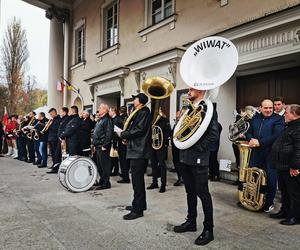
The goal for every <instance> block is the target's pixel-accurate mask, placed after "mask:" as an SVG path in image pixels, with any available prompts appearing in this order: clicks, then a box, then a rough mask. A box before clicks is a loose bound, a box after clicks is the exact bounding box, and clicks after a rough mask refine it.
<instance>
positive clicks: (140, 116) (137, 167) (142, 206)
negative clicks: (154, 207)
mask: <svg viewBox="0 0 300 250" xmlns="http://www.w3.org/2000/svg"><path fill="white" fill-rule="evenodd" d="M132 97H133V98H134V100H133V104H134V108H135V110H134V111H133V112H132V113H131V115H132V116H130V117H129V118H131V120H130V124H128V126H127V128H125V131H123V132H117V134H118V136H120V137H121V139H123V140H126V141H127V142H128V143H127V154H126V158H127V159H129V160H130V168H131V177H132V187H133V192H134V198H133V201H132V206H127V207H126V209H127V210H130V211H131V212H130V213H129V214H126V215H124V216H123V219H124V220H134V219H136V218H139V217H142V216H144V214H143V211H144V210H146V207H147V205H146V190H145V179H144V173H145V170H146V168H147V165H148V160H149V159H150V156H151V114H150V110H149V108H148V107H147V106H145V105H146V103H147V102H148V97H147V96H146V95H145V94H143V93H139V94H138V95H136V96H132ZM129 118H128V119H129ZM126 122H127V121H126ZM125 125H126V124H125Z"/></svg>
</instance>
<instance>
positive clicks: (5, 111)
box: [3, 106, 8, 126]
mask: <svg viewBox="0 0 300 250" xmlns="http://www.w3.org/2000/svg"><path fill="white" fill-rule="evenodd" d="M7 120H8V112H7V109H6V106H5V107H4V115H3V124H4V126H6V125H7Z"/></svg>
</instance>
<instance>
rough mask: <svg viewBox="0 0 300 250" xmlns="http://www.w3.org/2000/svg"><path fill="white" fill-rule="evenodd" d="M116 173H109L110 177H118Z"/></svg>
mask: <svg viewBox="0 0 300 250" xmlns="http://www.w3.org/2000/svg"><path fill="white" fill-rule="evenodd" d="M118 175H119V174H118V173H111V174H110V176H118Z"/></svg>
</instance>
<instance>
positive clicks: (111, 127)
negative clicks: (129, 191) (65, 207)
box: [0, 88, 300, 245]
mask: <svg viewBox="0 0 300 250" xmlns="http://www.w3.org/2000/svg"><path fill="white" fill-rule="evenodd" d="M204 96H205V91H203V90H196V89H193V88H190V89H189V92H188V98H189V100H190V101H191V102H192V103H193V105H194V106H197V105H201V106H202V107H204V109H206V108H207V107H206V103H205V102H204V101H203V98H204ZM132 97H133V105H134V109H133V111H132V112H131V113H130V114H127V108H126V107H125V106H122V107H120V108H118V109H117V108H116V107H109V106H108V105H107V104H105V103H102V104H100V106H99V108H98V110H97V113H96V115H91V114H89V112H87V111H83V112H82V113H81V114H80V115H79V112H78V107H77V106H72V107H70V109H68V108H67V107H63V108H61V109H60V112H59V114H58V112H57V110H56V109H55V108H51V109H50V110H49V116H50V117H51V119H49V120H48V119H47V118H46V115H45V113H43V112H40V113H39V114H37V118H36V114H35V112H33V111H32V112H30V113H29V114H28V115H27V116H25V117H23V116H21V115H20V116H11V117H9V118H8V121H7V123H6V124H5V126H4V127H3V125H2V123H1V127H0V136H1V140H0V141H1V145H0V149H1V150H2V148H3V147H2V142H3V140H2V138H5V141H6V144H7V147H8V150H7V151H8V152H7V154H6V155H11V156H12V157H14V158H15V159H18V160H20V161H25V162H27V163H32V164H34V165H37V167H38V168H45V167H48V168H49V170H48V171H47V173H48V174H52V173H57V172H58V169H59V165H60V163H61V162H62V159H63V154H64V153H67V154H68V155H69V156H73V155H79V156H85V157H91V158H92V159H93V160H94V161H95V163H96V165H97V169H98V173H99V176H100V179H99V180H98V181H97V182H96V183H95V185H94V187H93V188H94V189H95V190H102V189H109V188H111V181H110V176H117V175H119V176H120V177H121V179H120V180H118V181H117V182H118V183H125V184H126V183H130V182H132V187H133V191H134V198H133V201H132V205H131V206H127V207H126V209H127V210H129V211H130V212H129V213H128V214H127V215H125V216H124V217H123V218H124V220H132V219H136V218H139V217H142V216H143V213H144V211H145V210H146V209H147V203H146V187H145V180H144V175H145V173H146V169H147V166H148V164H149V161H150V166H151V168H152V183H151V184H150V186H148V187H147V189H148V190H151V189H158V188H159V192H160V193H164V192H166V185H167V165H166V160H167V155H168V147H169V144H171V146H172V156H173V164H174V169H175V171H176V172H177V176H178V179H177V181H176V182H175V183H174V186H179V185H184V186H185V190H186V194H187V206H188V215H187V220H186V222H184V223H183V224H181V225H179V226H175V227H174V231H175V232H177V233H183V232H187V231H196V230H197V224H196V218H197V197H199V198H200V199H201V202H202V207H203V212H204V223H203V225H204V229H203V232H202V233H201V234H200V236H199V237H198V238H197V239H196V241H195V243H196V244H197V245H205V244H207V243H209V242H210V241H212V240H213V239H214V236H213V205H212V199H211V195H210V193H209V188H208V179H211V180H212V181H218V180H219V178H220V175H219V164H218V160H217V154H218V150H219V145H220V133H221V131H222V126H221V124H220V123H218V116H217V112H216V109H215V108H214V111H213V115H212V119H211V121H210V123H209V125H208V127H207V129H206V131H205V133H204V134H203V136H202V137H201V138H200V139H199V140H198V141H197V142H196V143H195V144H194V145H193V146H192V147H189V148H187V149H178V148H176V146H175V145H174V143H173V141H172V137H173V136H172V135H173V130H174V127H175V126H176V123H177V122H178V121H179V119H180V117H181V115H182V114H183V113H184V112H186V111H187V112H188V113H190V112H192V110H191V108H190V107H184V108H183V110H180V111H178V112H177V113H176V121H175V125H174V127H173V128H171V126H170V123H169V120H168V119H167V117H166V115H165V112H164V110H163V107H160V108H159V111H158V115H157V116H156V117H153V112H151V111H150V109H149V108H148V107H147V105H146V104H147V103H148V97H147V96H146V95H145V94H143V93H139V94H138V95H136V96H132ZM259 110H260V112H257V113H256V114H255V115H254V117H253V118H252V119H251V121H250V127H249V129H248V131H247V132H246V133H245V134H243V135H241V139H242V140H247V141H248V142H249V146H250V147H251V148H252V149H253V150H252V156H251V160H250V163H249V167H252V166H253V167H259V168H262V169H263V170H265V171H266V173H267V190H266V202H265V206H264V208H263V210H264V211H265V212H271V211H272V210H273V209H274V198H275V194H276V191H277V182H278V184H279V189H280V191H281V203H282V207H281V209H280V210H279V211H278V212H277V213H271V214H270V217H272V218H282V219H284V220H282V221H281V222H280V223H281V224H283V225H294V224H296V223H297V219H300V214H299V213H300V174H299V172H300V106H299V105H297V104H291V105H285V104H284V101H283V99H282V98H276V99H274V100H273V101H272V100H269V99H265V100H263V101H262V102H261V106H260V107H259ZM204 113H205V112H204ZM241 116H243V114H242V113H241ZM154 126H158V127H159V128H160V129H161V131H162V132H163V137H162V141H161V145H160V146H159V147H158V148H156V147H154V146H153V141H154V140H155V138H154V137H153V128H154ZM116 127H117V128H119V129H116ZM48 151H49V152H50V155H51V159H52V164H51V165H50V166H47V162H48V159H47V157H48ZM65 151H66V152H65ZM0 153H1V156H3V155H2V152H0ZM235 155H236V157H237V163H239V159H238V157H239V154H238V151H237V149H236V148H235ZM129 172H131V178H130V177H129ZM159 178H160V186H159V183H158V179H159Z"/></svg>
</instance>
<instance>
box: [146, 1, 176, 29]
mask: <svg viewBox="0 0 300 250" xmlns="http://www.w3.org/2000/svg"><path fill="white" fill-rule="evenodd" d="M150 10H151V24H152V25H153V24H156V23H158V22H160V21H161V20H163V19H165V18H167V17H169V16H171V15H172V14H173V13H174V0H150Z"/></svg>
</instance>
